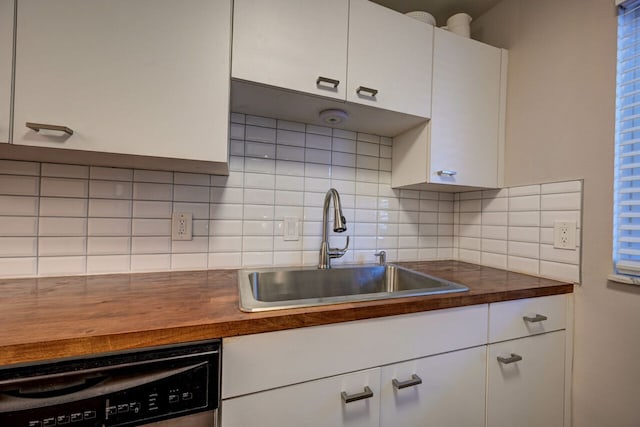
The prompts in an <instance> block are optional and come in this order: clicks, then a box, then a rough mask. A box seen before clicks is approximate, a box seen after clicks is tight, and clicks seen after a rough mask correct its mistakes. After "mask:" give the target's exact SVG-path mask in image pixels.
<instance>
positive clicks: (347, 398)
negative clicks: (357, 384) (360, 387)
mask: <svg viewBox="0 0 640 427" xmlns="http://www.w3.org/2000/svg"><path fill="white" fill-rule="evenodd" d="M341 396H342V402H343V403H350V402H355V401H357V400H363V399H369V398H371V397H373V392H372V391H371V389H370V388H369V387H368V386H365V388H364V391H363V392H362V393H356V394H347V392H346V391H343V392H342V393H341Z"/></svg>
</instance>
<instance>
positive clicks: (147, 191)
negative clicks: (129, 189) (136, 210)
mask: <svg viewBox="0 0 640 427" xmlns="http://www.w3.org/2000/svg"><path fill="white" fill-rule="evenodd" d="M172 197H173V185H172V184H155V183H148V182H134V183H133V199H134V200H165V201H171V199H172Z"/></svg>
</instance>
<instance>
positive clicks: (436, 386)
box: [380, 346, 487, 427]
mask: <svg viewBox="0 0 640 427" xmlns="http://www.w3.org/2000/svg"><path fill="white" fill-rule="evenodd" d="M486 355H487V350H486V346H481V347H475V348H470V349H466V350H459V351H454V352H451V353H446V354H440V355H437V356H430V357H425V358H422V359H417V360H410V361H408V362H403V363H397V364H394V365H389V366H385V367H383V368H382V379H381V382H380V387H381V390H380V399H381V403H380V408H381V409H380V426H381V427H416V426H443V427H446V426H456V427H478V426H482V425H484V417H485V412H484V411H485V367H486Z"/></svg>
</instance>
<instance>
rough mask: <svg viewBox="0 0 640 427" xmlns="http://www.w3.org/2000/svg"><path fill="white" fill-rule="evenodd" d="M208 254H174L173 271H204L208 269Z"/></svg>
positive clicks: (172, 260) (172, 258) (172, 259)
mask: <svg viewBox="0 0 640 427" xmlns="http://www.w3.org/2000/svg"><path fill="white" fill-rule="evenodd" d="M207 258H208V256H207V253H206V252H204V253H186V254H182V253H174V254H173V255H172V256H171V269H172V270H204V269H206V268H207V262H208V259H207Z"/></svg>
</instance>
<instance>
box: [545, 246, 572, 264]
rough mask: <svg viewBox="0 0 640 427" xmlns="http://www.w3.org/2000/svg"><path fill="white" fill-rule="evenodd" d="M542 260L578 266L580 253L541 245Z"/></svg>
mask: <svg viewBox="0 0 640 427" xmlns="http://www.w3.org/2000/svg"><path fill="white" fill-rule="evenodd" d="M540 259H541V260H545V261H554V262H560V263H563V264H574V265H578V264H579V263H580V253H579V252H578V251H574V250H568V249H557V248H554V247H553V245H540Z"/></svg>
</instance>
